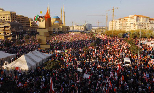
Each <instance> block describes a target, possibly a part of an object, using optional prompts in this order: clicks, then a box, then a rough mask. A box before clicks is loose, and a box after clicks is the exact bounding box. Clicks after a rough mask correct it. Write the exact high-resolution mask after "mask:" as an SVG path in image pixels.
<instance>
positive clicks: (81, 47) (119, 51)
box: [0, 34, 154, 93]
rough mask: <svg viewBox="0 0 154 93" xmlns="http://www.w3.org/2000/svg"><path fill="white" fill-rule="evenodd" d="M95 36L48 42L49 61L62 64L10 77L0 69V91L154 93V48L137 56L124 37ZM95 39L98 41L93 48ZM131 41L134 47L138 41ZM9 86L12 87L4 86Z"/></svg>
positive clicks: (61, 37) (144, 48) (60, 37)
mask: <svg viewBox="0 0 154 93" xmlns="http://www.w3.org/2000/svg"><path fill="white" fill-rule="evenodd" d="M95 37H96V38H95V39H92V38H91V37H90V35H88V34H61V35H57V36H53V38H52V39H51V40H50V41H47V43H48V44H50V45H51V51H52V54H53V55H52V56H51V57H50V60H51V61H57V60H58V61H60V62H61V63H62V64H63V65H61V67H60V68H53V69H51V70H47V69H44V64H43V65H42V66H39V67H37V68H36V69H35V70H29V71H28V72H26V73H21V72H20V70H18V71H16V70H14V71H13V72H12V73H10V74H9V76H7V75H6V74H5V72H6V71H5V70H1V76H0V90H1V91H3V92H6V91H9V92H10V91H12V92H15V93H17V92H25V93H31V92H35V93H40V92H41V93H48V92H49V91H50V92H51V90H52V92H55V93H60V92H61V93H84V92H85V93H105V92H106V93H118V92H120V93H125V92H126V93H127V92H128V93H134V92H135V93H136V92H139V93H142V92H143V93H144V92H145V93H146V92H148V93H153V92H154V90H153V89H154V64H153V63H152V61H151V59H152V57H153V54H154V51H153V47H151V46H149V45H145V44H141V46H140V48H141V52H140V57H138V54H133V53H132V51H130V47H131V45H130V44H128V43H127V42H126V41H125V40H124V39H123V38H117V37H107V36H106V35H96V36H95ZM97 38H99V39H100V41H99V43H98V44H96V45H94V44H93V43H96V41H97V40H96V39H97ZM132 42H134V43H135V44H136V46H137V45H138V43H139V40H138V39H133V41H132ZM23 49H24V48H23ZM32 49H33V48H32ZM48 52H50V51H48ZM124 58H129V59H130V60H131V64H130V65H129V66H126V65H125V63H124ZM51 80H52V81H53V84H52V83H50V82H51ZM9 84H12V86H10V87H6V86H7V85H9ZM52 86H53V87H52ZM8 89H9V90H8Z"/></svg>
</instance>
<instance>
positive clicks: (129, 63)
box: [124, 57, 131, 66]
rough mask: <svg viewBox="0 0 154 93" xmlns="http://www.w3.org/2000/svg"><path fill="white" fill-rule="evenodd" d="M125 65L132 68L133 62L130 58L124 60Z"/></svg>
mask: <svg viewBox="0 0 154 93" xmlns="http://www.w3.org/2000/svg"><path fill="white" fill-rule="evenodd" d="M124 65H125V66H131V60H130V58H128V57H125V58H124Z"/></svg>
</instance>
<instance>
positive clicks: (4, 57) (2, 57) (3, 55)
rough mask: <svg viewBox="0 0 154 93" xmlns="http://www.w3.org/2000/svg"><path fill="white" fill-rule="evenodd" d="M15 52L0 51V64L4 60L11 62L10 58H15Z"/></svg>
mask: <svg viewBox="0 0 154 93" xmlns="http://www.w3.org/2000/svg"><path fill="white" fill-rule="evenodd" d="M15 57H16V54H9V53H5V52H3V51H0V65H3V64H4V62H9V63H10V62H11V59H12V58H15Z"/></svg>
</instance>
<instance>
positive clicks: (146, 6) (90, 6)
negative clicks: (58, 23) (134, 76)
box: [0, 0, 154, 26]
mask: <svg viewBox="0 0 154 93" xmlns="http://www.w3.org/2000/svg"><path fill="white" fill-rule="evenodd" d="M153 3H154V1H153V0H146V1H145V0H134V1H133V0H129V1H126V0H107V1H105V0H46V1H41V0H40V1H37V0H31V1H30V0H26V1H19V0H13V1H12V0H2V1H1V3H0V8H3V9H4V10H5V11H15V12H16V13H17V14H18V15H24V16H27V17H29V18H34V16H36V15H37V14H39V15H45V13H46V10H47V6H48V5H49V6H50V15H51V17H53V16H59V17H60V13H61V8H62V7H63V5H64V8H65V12H66V19H65V20H66V25H68V26H70V25H72V21H73V23H74V24H75V23H76V24H78V25H82V24H84V23H85V21H86V22H87V23H90V24H92V25H93V26H97V25H98V23H97V22H98V21H99V22H100V23H99V25H100V26H105V25H106V17H105V16H87V15H106V13H108V22H109V21H111V20H112V8H113V7H118V9H116V10H115V19H118V18H123V17H126V16H129V15H135V14H136V15H145V16H148V17H151V18H154V17H153V15H154V13H152V12H151V11H150V10H151V9H152V8H154V6H152V4H153ZM107 10H110V11H108V12H106V11H107ZM40 11H42V14H40Z"/></svg>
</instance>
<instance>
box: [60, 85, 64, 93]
mask: <svg viewBox="0 0 154 93" xmlns="http://www.w3.org/2000/svg"><path fill="white" fill-rule="evenodd" d="M63 92H64V88H63V86H62V85H61V93H63Z"/></svg>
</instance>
